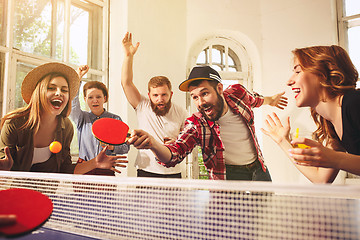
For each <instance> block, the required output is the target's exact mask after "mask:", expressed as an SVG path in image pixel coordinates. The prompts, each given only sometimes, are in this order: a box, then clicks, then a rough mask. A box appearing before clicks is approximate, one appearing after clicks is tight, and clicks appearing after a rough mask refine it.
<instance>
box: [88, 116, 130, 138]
mask: <svg viewBox="0 0 360 240" xmlns="http://www.w3.org/2000/svg"><path fill="white" fill-rule="evenodd" d="M92 132H93V134H94V136H95V137H96V139H97V140H99V141H100V142H103V143H106V144H110V145H120V144H123V143H125V141H126V138H127V137H130V133H128V132H129V126H128V125H127V124H126V123H124V122H123V121H121V120H118V119H113V118H100V119H98V120H96V121H95V122H94V123H93V125H92Z"/></svg>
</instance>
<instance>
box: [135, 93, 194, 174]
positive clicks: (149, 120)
mask: <svg viewBox="0 0 360 240" xmlns="http://www.w3.org/2000/svg"><path fill="white" fill-rule="evenodd" d="M135 111H136V116H137V119H138V127H139V129H143V130H145V131H146V132H148V133H149V134H151V135H152V136H153V137H154V138H155V139H156V140H157V141H159V142H162V143H163V142H164V137H171V138H175V139H176V138H177V136H178V135H179V133H180V131H181V130H182V129H183V127H184V123H185V119H186V118H187V116H188V114H187V112H186V111H185V109H183V108H181V107H180V106H178V105H176V104H174V103H173V102H172V103H171V107H170V110H169V112H168V113H167V114H166V115H165V116H157V115H156V114H155V113H154V111H153V110H152V108H151V103H150V99H148V98H146V97H144V96H141V101H140V103H139V104H138V105H137V107H136V109H135ZM183 164H185V162H182V163H180V164H177V165H176V166H175V167H170V168H167V167H164V166H162V165H161V164H159V163H158V162H157V161H156V159H155V155H154V154H153V153H152V151H151V150H149V149H141V150H139V151H138V155H137V157H136V161H135V166H136V167H137V168H138V169H142V170H144V171H147V172H151V173H158V174H175V173H180V172H181V169H182V167H183V166H182V165H183Z"/></svg>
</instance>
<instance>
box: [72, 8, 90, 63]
mask: <svg viewBox="0 0 360 240" xmlns="http://www.w3.org/2000/svg"><path fill="white" fill-rule="evenodd" d="M70 23H71V25H70V62H71V63H74V64H88V61H87V59H88V36H89V12H87V11H85V10H84V9H82V8H79V7H75V6H71V20H70Z"/></svg>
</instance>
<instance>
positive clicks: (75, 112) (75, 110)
mask: <svg viewBox="0 0 360 240" xmlns="http://www.w3.org/2000/svg"><path fill="white" fill-rule="evenodd" d="M88 71H89V66H88V65H81V66H79V67H78V69H77V70H76V72H77V74H78V75H79V81H81V79H82V77H83V76H84V75H85V74H86V73H87V72H88ZM79 86H80V85H79ZM80 118H82V110H81V107H80V100H79V91H78V92H77V94H76V96H75V97H74V99H73V100H72V102H71V112H70V119H71V120H73V121H74V122H75V124H76V125H78V123H79V122H81V119H80Z"/></svg>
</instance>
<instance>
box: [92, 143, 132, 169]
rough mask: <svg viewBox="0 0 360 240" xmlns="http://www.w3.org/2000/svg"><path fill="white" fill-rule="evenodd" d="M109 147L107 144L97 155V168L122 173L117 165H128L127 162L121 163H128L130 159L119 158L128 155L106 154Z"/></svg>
mask: <svg viewBox="0 0 360 240" xmlns="http://www.w3.org/2000/svg"><path fill="white" fill-rule="evenodd" d="M107 149H108V146H105V147H104V148H103V150H102V151H101V152H100V153H99V154H98V155H97V156H96V158H95V162H96V168H102V169H110V170H112V171H114V172H117V173H121V172H120V171H119V170H118V169H116V168H115V167H126V165H125V164H121V163H128V161H127V160H119V159H123V158H126V156H108V155H106V154H105V152H106V150H107Z"/></svg>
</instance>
